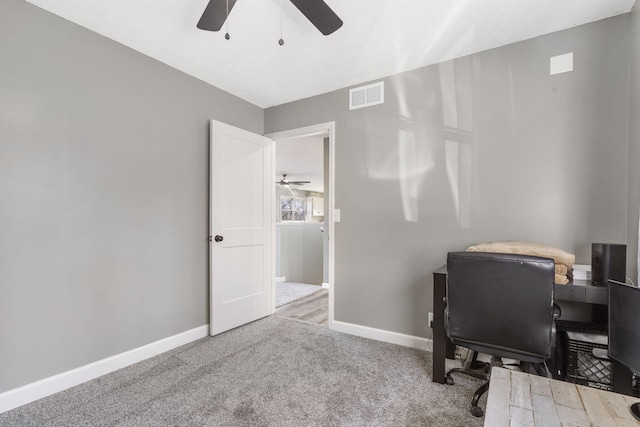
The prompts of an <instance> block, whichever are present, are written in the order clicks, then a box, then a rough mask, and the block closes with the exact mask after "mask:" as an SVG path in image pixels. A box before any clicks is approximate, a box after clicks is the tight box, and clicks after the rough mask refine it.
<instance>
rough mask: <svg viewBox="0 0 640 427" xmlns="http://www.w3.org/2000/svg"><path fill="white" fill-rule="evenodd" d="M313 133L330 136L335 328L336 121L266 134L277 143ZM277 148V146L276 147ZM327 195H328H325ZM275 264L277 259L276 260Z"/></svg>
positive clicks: (331, 282) (329, 217)
mask: <svg viewBox="0 0 640 427" xmlns="http://www.w3.org/2000/svg"><path fill="white" fill-rule="evenodd" d="M313 135H326V136H328V137H329V177H328V179H329V197H328V198H329V202H328V203H329V213H328V215H325V220H326V224H328V226H327V230H326V231H327V236H328V240H329V278H328V279H329V321H328V327H329V329H333V322H334V320H333V319H334V314H333V310H334V291H333V289H334V287H335V283H334V273H335V272H334V268H335V267H334V266H335V244H334V241H335V234H334V229H335V227H334V217H333V212H334V210H335V194H336V191H335V189H336V184H335V177H336V166H335V163H336V162H335V159H336V154H335V152H336V146H335V143H336V123H335V122H327V123H320V124H317V125H311V126H305V127H302V128H297V129H290V130H285V131H281V132H274V133H269V134H267V135H265V136H266V137H267V138H270V139H272V140H274V141H276V143H277V142H278V141H283V140H287V139H292V138H302V137H305V136H313ZM276 149H277V148H276ZM273 165H274V166H273V167H274V169H273V175H275V161H274V162H273ZM325 178H326V177H325ZM325 197H326V195H325ZM274 229H275V224H274ZM273 244H274V247H275V240H274V243H273ZM274 265H275V261H274ZM273 300H274V307H275V296H274V298H273Z"/></svg>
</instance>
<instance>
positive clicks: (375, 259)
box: [265, 15, 629, 337]
mask: <svg viewBox="0 0 640 427" xmlns="http://www.w3.org/2000/svg"><path fill="white" fill-rule="evenodd" d="M627 22H628V16H627V15H624V16H620V17H616V18H611V19H607V20H604V21H600V22H596V23H593V24H589V25H585V26H580V27H576V28H573V29H570V30H566V31H562V32H558V33H554V34H550V35H547V36H543V37H538V38H536V39H532V40H528V41H524V42H521V43H517V44H513V45H510V46H506V47H502V48H498V49H493V50H490V51H486V52H482V53H479V54H475V55H472V56H468V57H465V58H461V59H457V60H454V61H450V62H446V63H443V64H438V65H434V66H429V67H425V68H421V69H418V70H415V71H411V72H406V73H402V74H399V75H396V76H392V77H390V78H387V79H385V103H384V104H383V105H378V106H374V107H370V108H364V109H360V110H353V111H349V110H348V106H347V99H348V90H347V89H343V90H338V91H335V92H331V93H327V94H324V95H320V96H316V97H312V98H309V99H304V100H301V101H297V102H293V103H289V104H285V105H281V106H278V107H273V108H269V109H267V110H266V112H265V130H266V132H268V133H269V132H276V131H282V130H287V129H292V128H297V127H301V126H307V125H311V124H315V123H323V122H327V121H332V120H334V121H335V122H336V156H335V157H336V194H335V198H336V208H340V209H341V222H340V223H337V224H336V225H335V229H336V236H335V254H336V266H335V298H336V299H335V317H336V319H337V320H340V321H345V322H351V323H355V324H359V325H365V326H370V327H374V328H380V329H384V330H390V331H396V332H400V333H406V334H410V335H418V336H425V337H426V336H428V334H429V330H428V327H427V312H428V311H429V310H430V309H431V308H432V297H431V295H432V271H433V270H434V269H436V268H438V267H439V266H441V265H442V264H444V263H445V257H446V253H447V251H451V250H461V249H465V248H466V247H467V246H468V245H471V244H475V243H478V242H483V241H492V240H510V239H522V240H531V241H537V242H542V243H546V244H550V245H554V246H557V247H560V248H563V249H565V250H567V251H570V252H574V253H575V254H576V256H577V261H578V262H579V263H589V262H590V245H591V242H596V241H601V242H625V241H626V240H627V207H628V203H627V197H628V186H629V185H628V184H629V183H628V173H627V168H628V159H627V157H628V155H629V144H628V132H629V98H628V90H629V74H628V73H629V68H628V67H629V62H628V46H629V44H628V32H627V30H628V26H627ZM567 52H574V71H573V72H571V73H565V74H559V75H554V76H550V75H549V57H550V56H553V55H558V54H564V53H567ZM354 194H357V195H358V197H353V195H354Z"/></svg>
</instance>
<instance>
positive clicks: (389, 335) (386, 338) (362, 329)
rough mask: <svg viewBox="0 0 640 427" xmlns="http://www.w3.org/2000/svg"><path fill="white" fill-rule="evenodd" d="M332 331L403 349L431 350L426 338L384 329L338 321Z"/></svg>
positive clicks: (429, 341) (430, 341)
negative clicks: (386, 343)
mask: <svg viewBox="0 0 640 427" xmlns="http://www.w3.org/2000/svg"><path fill="white" fill-rule="evenodd" d="M332 329H333V330H334V331H338V332H344V333H345V334H349V335H355V336H358V337H363V338H370V339H372V340H376V341H382V342H388V343H391V344H397V345H401V346H404V347H411V348H417V349H420V350H427V351H431V349H432V348H433V346H432V344H433V342H432V340H430V339H428V338H421V337H416V336H413V335H406V334H401V333H398V332H391V331H386V330H384V329H376V328H370V327H369V326H362V325H356V324H354V323H347V322H341V321H339V320H334V321H333V328H332Z"/></svg>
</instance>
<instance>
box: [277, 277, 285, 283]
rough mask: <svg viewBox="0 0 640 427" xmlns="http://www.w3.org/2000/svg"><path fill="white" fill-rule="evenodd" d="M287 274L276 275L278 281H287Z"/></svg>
mask: <svg viewBox="0 0 640 427" xmlns="http://www.w3.org/2000/svg"><path fill="white" fill-rule="evenodd" d="M286 281H287V278H286V276H276V282H286Z"/></svg>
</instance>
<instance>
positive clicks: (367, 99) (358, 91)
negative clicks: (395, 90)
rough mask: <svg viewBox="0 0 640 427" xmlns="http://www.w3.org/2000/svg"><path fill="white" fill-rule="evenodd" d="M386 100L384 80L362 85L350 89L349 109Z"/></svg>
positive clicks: (368, 105)
mask: <svg viewBox="0 0 640 427" xmlns="http://www.w3.org/2000/svg"><path fill="white" fill-rule="evenodd" d="M383 102H384V82H378V83H374V84H370V85H366V86H360V87H356V88H353V89H351V90H349V109H350V110H355V109H356V108H363V107H370V106H372V105H378V104H382V103H383Z"/></svg>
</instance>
